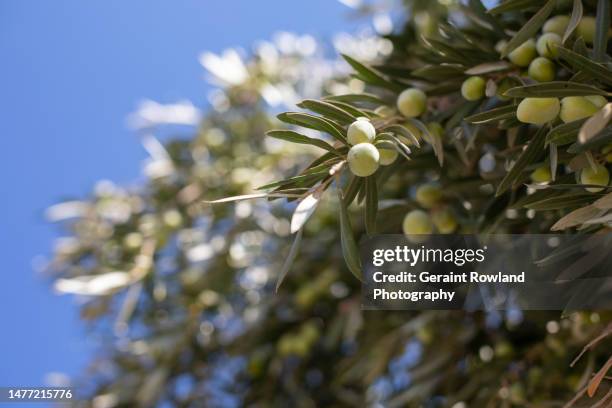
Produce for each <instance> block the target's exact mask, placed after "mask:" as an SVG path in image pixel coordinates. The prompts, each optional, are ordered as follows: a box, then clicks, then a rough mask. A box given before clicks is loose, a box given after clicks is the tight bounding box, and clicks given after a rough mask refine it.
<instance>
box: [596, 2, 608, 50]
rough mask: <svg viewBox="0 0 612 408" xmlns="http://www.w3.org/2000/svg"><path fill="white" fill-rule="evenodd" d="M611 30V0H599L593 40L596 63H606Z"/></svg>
mask: <svg viewBox="0 0 612 408" xmlns="http://www.w3.org/2000/svg"><path fill="white" fill-rule="evenodd" d="M609 30H610V0H599V1H598V2H597V15H596V17H595V38H594V40H593V59H594V60H595V61H600V62H603V61H605V57H606V49H607V47H608V36H609Z"/></svg>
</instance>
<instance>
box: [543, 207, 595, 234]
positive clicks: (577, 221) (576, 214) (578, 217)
mask: <svg viewBox="0 0 612 408" xmlns="http://www.w3.org/2000/svg"><path fill="white" fill-rule="evenodd" d="M601 212H602V210H600V209H599V208H596V207H594V206H592V205H587V206H586V207H581V208H578V209H577V210H574V211H572V212H570V213H569V214H567V215H565V216H564V217H562V218H561V219H560V220H559V221H557V222H556V223H555V224H554V225H553V226H552V227H550V230H551V231H561V230H564V229H567V228H571V227H575V226H577V225H581V224H583V223H585V222H586V221H588V220H590V219H591V218H593V217H598V216H599V215H600V214H601Z"/></svg>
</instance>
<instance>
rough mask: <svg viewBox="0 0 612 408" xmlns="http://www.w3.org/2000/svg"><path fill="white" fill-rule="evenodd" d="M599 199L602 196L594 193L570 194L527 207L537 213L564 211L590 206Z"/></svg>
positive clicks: (537, 202)
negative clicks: (585, 205)
mask: <svg viewBox="0 0 612 408" xmlns="http://www.w3.org/2000/svg"><path fill="white" fill-rule="evenodd" d="M599 197H600V195H596V194H593V193H570V194H564V195H560V196H555V197H550V198H546V199H544V200H540V201H536V202H533V203H530V204H527V205H526V206H525V207H527V208H529V209H532V210H537V211H550V210H564V209H567V208H571V207H578V206H582V205H584V204H589V203H591V202H593V201H594V200H595V199H597V198H599Z"/></svg>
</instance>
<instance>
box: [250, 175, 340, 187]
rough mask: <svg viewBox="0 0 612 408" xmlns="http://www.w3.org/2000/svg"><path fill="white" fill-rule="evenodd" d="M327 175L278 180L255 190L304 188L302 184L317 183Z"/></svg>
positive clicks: (299, 176) (300, 176)
mask: <svg viewBox="0 0 612 408" xmlns="http://www.w3.org/2000/svg"><path fill="white" fill-rule="evenodd" d="M328 174H329V171H318V172H315V173H309V174H300V175H298V176H294V177H290V178H287V179H284V180H279V181H275V182H273V183H269V184H265V185H263V186H259V187H257V188H256V189H255V190H267V189H270V188H274V187H282V188H283V189H285V188H288V187H292V188H293V187H301V186H306V185H305V184H302V183H308V182H310V181H312V184H314V183H316V182H317V181H319V180H321V179H322V178H324V177H325V176H327V175H328Z"/></svg>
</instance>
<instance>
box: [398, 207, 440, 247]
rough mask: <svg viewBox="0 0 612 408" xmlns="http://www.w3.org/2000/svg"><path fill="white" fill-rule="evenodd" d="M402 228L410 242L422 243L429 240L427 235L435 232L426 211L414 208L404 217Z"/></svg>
mask: <svg viewBox="0 0 612 408" xmlns="http://www.w3.org/2000/svg"><path fill="white" fill-rule="evenodd" d="M402 229H403V230H404V234H406V236H407V238H408V239H409V240H410V242H413V243H420V242H424V241H425V240H427V235H429V234H431V233H432V232H433V229H434V226H433V223H432V222H431V217H430V216H429V214H427V213H426V212H425V211H423V210H412V211H410V212H409V213H408V214H406V216H405V217H404V222H403V223H402Z"/></svg>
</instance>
